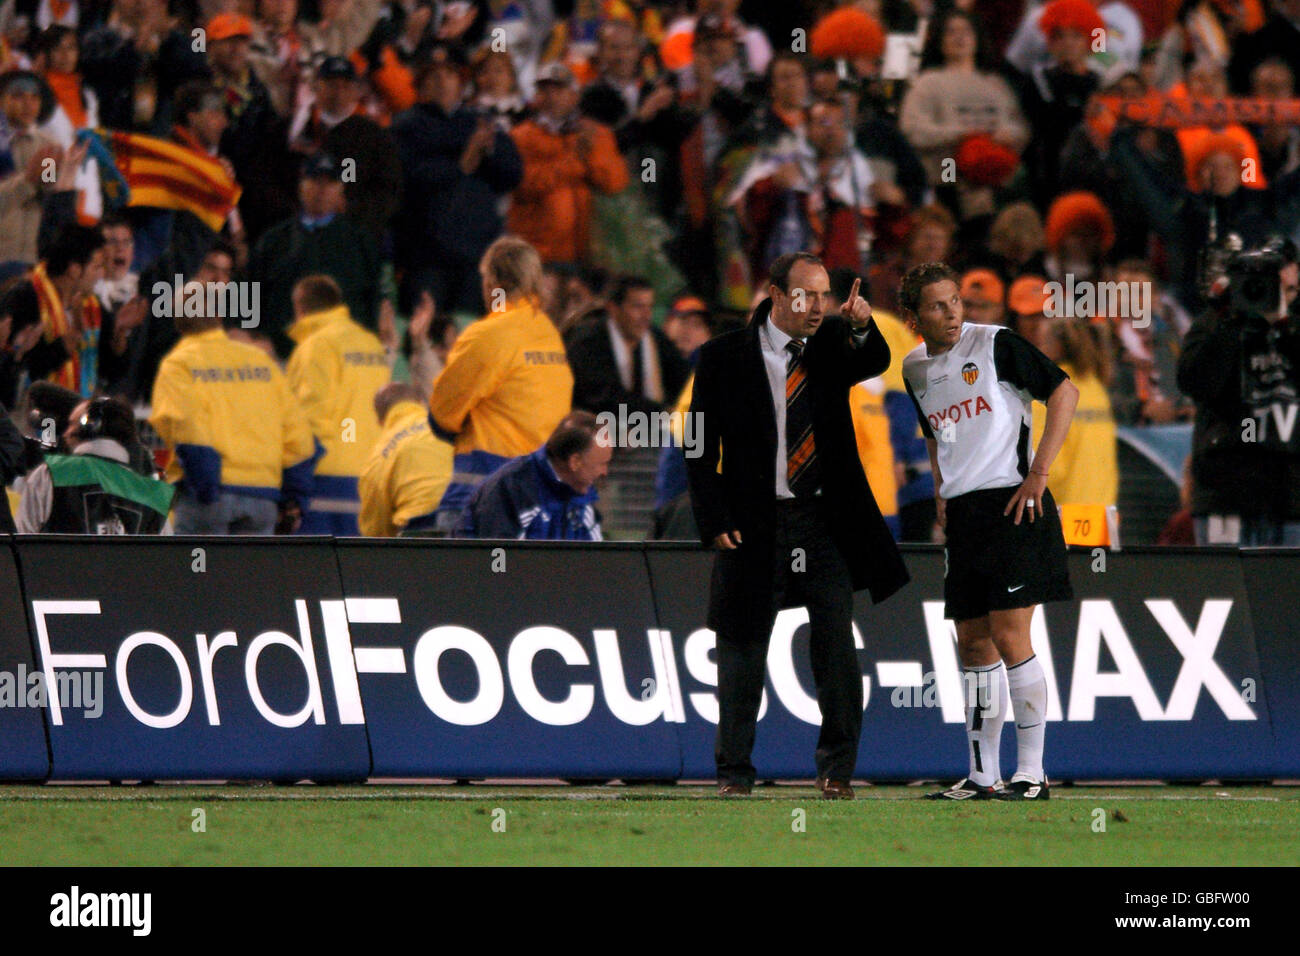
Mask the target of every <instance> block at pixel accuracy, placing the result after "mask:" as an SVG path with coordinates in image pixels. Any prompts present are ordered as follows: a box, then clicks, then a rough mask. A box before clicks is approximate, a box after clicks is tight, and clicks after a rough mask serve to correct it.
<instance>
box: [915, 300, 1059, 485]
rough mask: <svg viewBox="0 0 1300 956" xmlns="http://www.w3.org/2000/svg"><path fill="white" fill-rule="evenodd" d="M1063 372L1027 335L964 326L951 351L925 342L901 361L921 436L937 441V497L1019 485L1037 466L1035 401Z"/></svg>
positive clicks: (1044, 395)
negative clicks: (933, 351)
mask: <svg viewBox="0 0 1300 956" xmlns="http://www.w3.org/2000/svg"><path fill="white" fill-rule="evenodd" d="M1065 378H1066V375H1065V373H1064V372H1063V371H1061V369H1060V368H1058V367H1057V366H1056V364H1055V363H1053V362H1052V360H1051V359H1049V358H1048V357H1047V356H1046V355H1044V354H1043V353H1042V352H1040V351H1039V350H1038V349H1036V348H1034V346H1032V345H1030V344H1029V342H1027V341H1026V340H1025V339H1024V338H1022V337H1021V336H1019V335H1017V334H1016V333H1015V332H1013V331H1011V330H1010V329H1008V328H1005V327H1003V326H999V325H977V324H975V323H972V322H966V323H964V324H963V325H962V329H961V337H960V338H959V339H958V341H957V344H956V345H954V346H953V347H952V348H951V349H949V350H948V351H947V352H944V353H942V354H941V355H937V356H933V357H932V356H930V355H929V354H928V353H927V351H926V345H925V343H921V344H920V345H918V346H917V347H916V348H915V349H913V350H912V351H911V352H909V353H908V354H907V357H906V358H904V359H903V379H904V381H905V382H906V384H907V391H908V394H909V395H911V397H912V402H913V403H914V404H915V405H916V409H917V417H918V420H919V421H920V424H921V431H922V432H923V433H924V434H925V437H926V438H933V439H934V440H935V441H936V442H937V443H938V455H939V472H940V475H941V477H942V479H943V483H942V485H941V486H940V487H939V496H940V497H942V498H945V499H948V498H956V497H957V496H958V495H964V494H966V493H967V492H970V491H982V490H984V489H986V488H1007V487H1013V486H1016V485H1019V484H1020V483H1021V482H1022V481H1024V480H1025V476H1026V475H1028V474H1029V467H1030V465H1031V463H1032V461H1033V450H1032V449H1031V448H1030V434H1031V422H1032V418H1031V416H1032V409H1031V406H1032V403H1033V400H1034V399H1038V400H1039V401H1044V402H1045V401H1046V400H1047V399H1048V397H1049V396H1051V394H1052V392H1053V391H1055V390H1056V386H1057V385H1059V384H1060V383H1061V381H1062V380H1063V379H1065Z"/></svg>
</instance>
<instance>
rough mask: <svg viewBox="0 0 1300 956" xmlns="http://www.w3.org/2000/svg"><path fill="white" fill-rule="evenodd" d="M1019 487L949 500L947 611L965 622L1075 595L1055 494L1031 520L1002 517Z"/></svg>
mask: <svg viewBox="0 0 1300 956" xmlns="http://www.w3.org/2000/svg"><path fill="white" fill-rule="evenodd" d="M1015 493H1016V488H1014V487H1011V488H989V489H986V490H984V491H972V492H968V493H967V494H964V495H959V496H957V497H956V498H952V499H950V500H949V501H948V503H947V506H946V508H947V537H948V545H947V547H946V548H945V549H944V577H943V598H944V605H945V609H944V613H945V615H946V616H947V618H948V619H949V620H952V621H967V620H970V619H971V618H976V617H984V615H986V614H988V613H989V611H1006V610H1010V609H1012V608H1018V607H1033V606H1034V605H1036V604H1046V603H1048V602H1049V601H1068V600H1070V599H1071V598H1073V597H1074V589H1073V588H1072V587H1071V586H1070V573H1069V570H1068V569H1067V567H1066V550H1065V535H1064V533H1063V532H1062V531H1061V516H1060V515H1059V514H1058V513H1057V511H1056V502H1055V501H1054V500H1053V499H1052V495H1051V492H1046V491H1045V492H1044V493H1043V500H1042V501H1041V502H1039V510H1040V511H1041V513H1040V514H1039V515H1038V516H1037V517H1036V518H1035V520H1033V521H1030V520H1029V515H1028V514H1025V515H1022V516H1021V519H1020V524H1018V525H1017V524H1016V523H1015V518H1016V515H1015V512H1014V511H1013V512H1012V513H1011V514H1009V515H1004V514H1003V513H1002V512H1003V511H1004V510H1005V509H1006V506H1007V502H1008V501H1010V500H1011V496H1012V495H1014V494H1015Z"/></svg>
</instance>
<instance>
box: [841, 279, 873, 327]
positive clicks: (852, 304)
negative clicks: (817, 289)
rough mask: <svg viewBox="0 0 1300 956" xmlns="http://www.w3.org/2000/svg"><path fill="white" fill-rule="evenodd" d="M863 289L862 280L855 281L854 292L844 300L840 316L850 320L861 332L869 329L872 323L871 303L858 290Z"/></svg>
mask: <svg viewBox="0 0 1300 956" xmlns="http://www.w3.org/2000/svg"><path fill="white" fill-rule="evenodd" d="M861 287H862V280H861V279H860V278H859V279H854V280H853V290H852V291H851V292H849V297H848V298H847V299H845V300H844V304H843V305H842V306H840V315H842V316H844V318H846V319H848V320H849V324H850V325H852V326H853V328H854V329H855V330H857V331H859V332H861V331H862V330H863V329H865V328H866V327H867V323H868V322H870V321H871V303H870V302H868V301H867V300H866V299H864V298H862V296H860V295H858V289H860V288H861Z"/></svg>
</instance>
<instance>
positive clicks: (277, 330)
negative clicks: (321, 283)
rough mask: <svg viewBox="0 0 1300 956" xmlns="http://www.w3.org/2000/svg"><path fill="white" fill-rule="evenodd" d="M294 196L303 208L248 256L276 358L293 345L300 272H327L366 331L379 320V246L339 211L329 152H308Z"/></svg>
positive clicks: (338, 172) (339, 187) (339, 192)
mask: <svg viewBox="0 0 1300 956" xmlns="http://www.w3.org/2000/svg"><path fill="white" fill-rule="evenodd" d="M298 197H299V199H301V200H302V212H301V213H300V214H298V215H295V216H290V217H289V218H288V219H285V220H283V221H282V222H279V223H277V224H276V225H274V226H272V227H271V228H270V229H268V230H267V231H266V234H265V235H264V236H262V238H261V239H260V240H259V241H258V243H257V245H256V247H254V249H253V252H252V255H251V256H249V259H248V275H249V278H250V279H252V280H253V281H254V282H261V283H262V286H261V298H262V303H261V304H262V321H261V325H260V326H259V327H258V328H257V330H256V331H257V332H258V333H259V334H265V335H268V336H270V338H271V341H272V342H273V343H274V345H275V350H276V352H277V353H278V354H279V355H280V357H281V358H287V357H288V356H289V354H290V353H291V352H292V351H293V342H292V341H291V340H290V338H289V336H288V334H287V333H286V331H285V330H286V329H287V327H288V326H289V325H290V324H291V323H292V321H293V303H292V301H291V295H292V293H293V287H294V285H295V283H297V281H298V280H299V279H301V278H303V277H304V276H309V275H327V276H329V277H330V278H332V279H333V280H334V281H335V282H337V283H338V284H339V288H340V289H342V290H343V298H344V299H345V300H346V301H347V304H348V311H349V312H351V313H352V317H353V318H354V319H356V321H358V322H360V323H361V324H362V325H364V326H365V327H366V328H368V329H370V330H371V331H374V330H375V329H376V328H377V327H378V324H379V268H380V263H379V250H378V248H376V246H375V241H374V239H372V238H371V236H370V233H369V232H367V231H366V229H365V227H364V226H362V225H360V224H359V223H358V222H357V221H356V220H355V219H353V218H352V217H351V216H350V215H348V214H347V213H345V212H343V182H342V169H341V167H340V166H339V164H338V161H337V160H336V159H335V158H334V157H333V156H330V155H328V154H325V153H320V154H317V155H316V156H312V157H309V158H308V160H307V161H306V163H305V164H304V165H303V171H302V179H301V181H300V182H299V185H298ZM439 304H441V302H440V303H439Z"/></svg>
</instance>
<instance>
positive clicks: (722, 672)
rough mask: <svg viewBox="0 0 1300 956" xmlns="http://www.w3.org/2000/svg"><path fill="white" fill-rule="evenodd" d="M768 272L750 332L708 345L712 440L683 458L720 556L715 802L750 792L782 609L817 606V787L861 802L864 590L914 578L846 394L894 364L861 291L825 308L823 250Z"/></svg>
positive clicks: (703, 369) (705, 363)
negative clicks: (856, 636)
mask: <svg viewBox="0 0 1300 956" xmlns="http://www.w3.org/2000/svg"><path fill="white" fill-rule="evenodd" d="M770 279H771V283H770V285H769V287H768V291H769V295H770V298H769V299H767V300H765V301H764V302H763V303H762V304H761V305H760V306H759V307H758V311H757V312H756V313H755V315H754V319H753V321H752V322H751V323H750V326H749V328H747V329H744V330H739V331H736V332H730V333H728V334H726V335H721V336H719V337H718V338H716V339H713V340H712V341H710V342H708V343H706V344H705V345H704V346H703V347H702V348H701V349H700V360H699V365H698V366H697V367H696V371H695V385H694V390H693V394H692V399H691V412H690V413H691V416H692V417H693V418H695V419H696V420H698V421H699V422H700V425H701V428H702V429H703V432H704V440H703V442H702V443H701V445H702V447H701V454H700V455H699V456H698V457H694V458H690V459H688V460H687V476H688V479H689V482H690V491H691V500H692V503H693V504H694V508H695V521H696V524H697V526H698V527H699V529H700V540H701V541H702V542H704V543H705V544H707V545H712V546H713V547H715V548H717V549H718V554H717V557H716V560H715V562H714V566H713V576H712V580H711V584H710V591H709V613H708V626H709V627H711V628H713V630H714V631H715V632H716V633H717V635H718V638H717V640H718V651H717V658H718V707H719V719H718V739H717V748H716V753H715V756H716V759H717V764H718V783H719V785H720V786H719V793H720V795H722V796H738V795H747V794H748V793H749V792H750V788H751V787H752V786H753V783H754V777H755V769H754V765H753V763H752V762H751V761H750V753H751V751H752V750H753V746H754V733H755V726H756V723H757V719H758V708H759V703H760V700H761V698H762V694H763V673H764V670H765V664H766V660H767V645H768V641H769V640H770V639H771V634H772V624H773V622H774V621H775V618H776V614H777V611H778V610H779V609H780V608H784V607H794V606H799V605H806V606H807V608H808V614H809V620H810V624H811V634H810V653H811V656H812V672H813V674H814V677H815V680H816V684H817V702H818V706H819V707H820V709H821V714H822V729H821V735H820V737H819V738H818V741H817V753H816V763H817V778H818V786H819V788H820V789H821V791H822V796H823V797H825V798H828V799H844V798H849V799H851V798H852V797H853V790H852V788H851V787H850V786H849V781H850V780H851V778H852V775H853V771H854V768H855V766H856V764H857V755H858V738H859V737H860V735H861V731H862V704H863V699H862V669H861V666H860V665H859V663H858V659H857V655H856V652H855V650H854V646H853V593H854V592H855V591H857V590H861V589H863V588H866V589H869V590H870V591H871V597H872V599H873V600H875V601H877V602H879V601H883V600H884V599H885V598H887V597H888V596H889V595H891V594H893V593H894V592H895V591H897V590H898V589H899V588H900V587H902V586H903V585H904V584H905V583H906V582H907V580H908V574H907V570H906V568H905V567H904V566H903V561H902V558H901V557H900V556H899V553H898V549H897V547H895V545H894V538H893V535H892V534H890V531H889V528H888V527H887V526H886V524H885V520H884V518H882V517H881V515H880V509H879V508H878V507H877V506H876V503H875V498H874V497H873V496H872V493H871V488H870V486H869V485H868V484H867V479H866V476H865V475H864V474H863V471H862V462H861V459H860V458H859V457H858V450H857V444H856V439H855V437H854V431H853V423H852V420H851V418H850V413H849V389H850V388H852V387H853V385H854V384H855V383H857V382H860V381H862V380H863V379H867V378H871V377H873V376H875V375H879V374H880V373H881V372H883V371H884V370H885V369H886V368H887V367H888V365H889V345H888V344H887V343H886V342H885V338H884V336H883V335H882V334H881V333H880V330H879V329H878V328H876V326H875V323H874V322H873V321H872V320H871V306H870V305H868V304H867V301H866V300H865V299H863V298H861V297H860V296H859V295H858V294H857V292H858V286H857V285H856V284H855V285H854V287H853V291H852V294H851V295H850V296H849V298H848V300H847V301H846V302H845V304H844V305H843V306H842V307H841V310H840V311H841V316H840V317H835V316H826V315H825V314H824V309H825V304H826V301H827V297H828V296H829V295H830V277H829V276H828V275H827V273H826V269H825V267H824V266H823V265H822V264H821V261H820V260H819V259H818V258H817V257H816V256H813V255H810V254H809V253H806V252H796V253H787V254H786V255H783V256H780V257H778V258H777V259H776V261H775V262H773V263H772V268H771V273H770ZM723 449H725V451H723ZM719 462H721V470H719Z"/></svg>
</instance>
